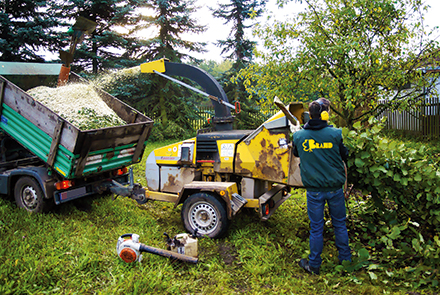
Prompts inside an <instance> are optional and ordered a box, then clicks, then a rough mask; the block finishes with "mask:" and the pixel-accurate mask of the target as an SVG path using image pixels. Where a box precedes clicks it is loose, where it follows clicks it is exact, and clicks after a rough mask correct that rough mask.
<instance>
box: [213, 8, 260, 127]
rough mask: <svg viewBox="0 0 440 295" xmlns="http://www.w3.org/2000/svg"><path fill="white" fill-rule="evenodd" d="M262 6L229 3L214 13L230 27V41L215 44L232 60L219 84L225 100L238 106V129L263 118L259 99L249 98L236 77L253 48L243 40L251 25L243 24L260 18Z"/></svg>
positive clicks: (249, 60) (236, 121) (257, 123)
mask: <svg viewBox="0 0 440 295" xmlns="http://www.w3.org/2000/svg"><path fill="white" fill-rule="evenodd" d="M265 5H266V1H265V0H261V1H257V0H230V3H229V4H219V8H218V9H217V10H214V12H213V15H214V17H217V18H223V19H224V20H225V24H228V23H232V24H233V27H232V29H231V32H230V33H229V38H228V39H226V40H220V41H218V43H217V45H218V46H219V47H221V48H222V54H225V53H229V55H228V56H227V58H229V59H232V60H234V63H233V66H232V68H231V69H230V70H229V71H228V72H225V73H224V75H223V77H222V79H221V83H222V85H223V88H224V90H225V92H226V95H227V96H228V99H229V100H230V101H239V102H240V103H241V107H242V110H243V111H242V112H241V113H240V114H238V115H237V116H236V120H235V126H236V128H238V129H254V128H256V127H257V126H258V125H259V124H261V123H262V122H263V121H264V119H265V117H264V116H263V115H262V114H261V111H260V108H259V107H258V106H257V103H256V100H257V99H258V98H257V97H255V96H251V97H249V94H248V93H247V92H246V90H245V87H244V86H243V83H242V81H241V80H240V78H235V77H237V74H238V72H239V71H240V70H241V69H243V68H245V67H246V66H247V65H248V64H249V63H250V62H251V61H252V57H253V50H254V47H255V45H256V42H255V41H251V40H248V39H246V37H245V29H247V28H250V27H251V26H252V25H245V22H246V21H248V20H251V19H252V18H255V17H259V16H261V15H262V14H263V12H264V10H263V9H264V6H265ZM235 79H238V80H235ZM232 80H235V82H232Z"/></svg>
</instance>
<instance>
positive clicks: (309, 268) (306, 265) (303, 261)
mask: <svg viewBox="0 0 440 295" xmlns="http://www.w3.org/2000/svg"><path fill="white" fill-rule="evenodd" d="M298 264H299V266H301V267H302V268H303V269H304V270H305V271H306V272H308V273H309V274H312V275H319V267H313V266H310V264H309V261H308V260H307V259H301V260H300V261H299V263H298Z"/></svg>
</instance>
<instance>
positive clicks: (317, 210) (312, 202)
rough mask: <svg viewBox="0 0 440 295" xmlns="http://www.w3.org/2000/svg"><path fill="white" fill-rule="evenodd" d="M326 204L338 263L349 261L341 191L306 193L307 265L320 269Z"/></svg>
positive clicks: (342, 193) (349, 251) (349, 254)
mask: <svg viewBox="0 0 440 295" xmlns="http://www.w3.org/2000/svg"><path fill="white" fill-rule="evenodd" d="M326 202H327V204H328V207H329V211H330V215H331V218H332V224H333V228H334V232H335V244H336V248H337V249H338V252H339V256H338V258H339V261H340V262H342V261H344V260H348V261H351V250H350V246H349V245H348V232H347V226H346V225H345V220H346V214H345V200H344V192H343V190H342V189H340V190H337V191H333V192H309V191H308V192H307V213H308V215H309V219H310V255H309V264H310V266H312V267H318V268H319V267H320V266H321V263H322V259H321V253H322V248H323V243H324V238H323V236H322V233H323V230H324V206H325V203H326Z"/></svg>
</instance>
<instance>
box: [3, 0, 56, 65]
mask: <svg viewBox="0 0 440 295" xmlns="http://www.w3.org/2000/svg"><path fill="white" fill-rule="evenodd" d="M50 2H51V1H34V0H15V1H10V0H1V1H0V7H1V9H0V60H2V61H19V62H23V61H37V62H43V61H44V54H45V52H44V51H52V52H56V51H58V49H59V46H60V40H59V39H58V38H57V34H56V33H54V31H53V28H54V27H55V26H56V21H55V20H54V18H53V17H52V16H51V15H50V14H49V13H47V7H48V5H50Z"/></svg>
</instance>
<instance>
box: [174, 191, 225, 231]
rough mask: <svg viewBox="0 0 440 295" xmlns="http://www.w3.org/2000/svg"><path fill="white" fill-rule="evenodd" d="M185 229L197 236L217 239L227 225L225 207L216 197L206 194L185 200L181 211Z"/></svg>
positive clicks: (195, 195)
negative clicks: (195, 232)
mask: <svg viewBox="0 0 440 295" xmlns="http://www.w3.org/2000/svg"><path fill="white" fill-rule="evenodd" d="M181 216H182V222H183V225H184V226H185V229H186V230H187V231H188V232H190V233H194V231H195V230H196V229H197V235H201V236H208V237H210V238H219V237H221V236H223V235H224V234H225V233H226V232H227V230H228V225H229V220H228V217H227V214H226V209H225V206H224V205H223V203H222V202H221V201H219V200H218V199H217V198H216V197H214V196H213V195H211V194H208V193H196V194H193V195H191V196H189V198H188V199H186V200H185V202H184V203H183V206H182V211H181Z"/></svg>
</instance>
